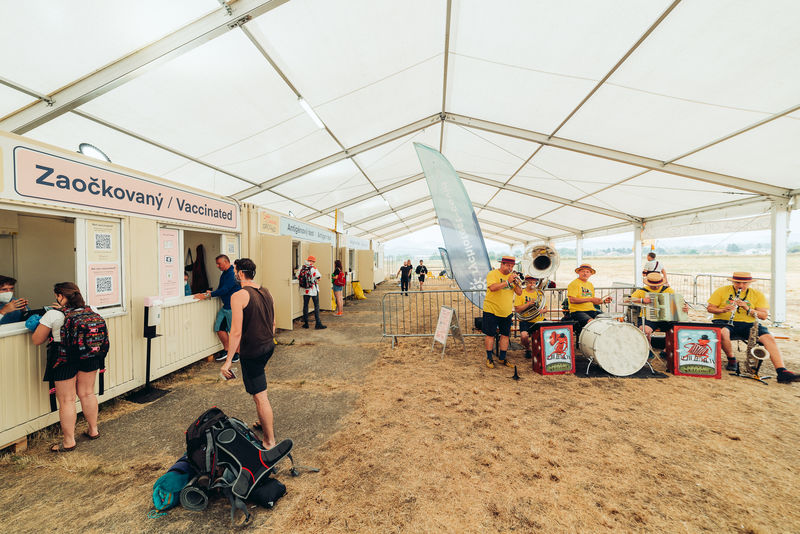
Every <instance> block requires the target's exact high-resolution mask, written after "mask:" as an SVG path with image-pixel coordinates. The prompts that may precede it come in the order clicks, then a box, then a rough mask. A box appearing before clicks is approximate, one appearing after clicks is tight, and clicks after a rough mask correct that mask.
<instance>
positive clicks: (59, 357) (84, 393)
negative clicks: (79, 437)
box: [26, 282, 109, 453]
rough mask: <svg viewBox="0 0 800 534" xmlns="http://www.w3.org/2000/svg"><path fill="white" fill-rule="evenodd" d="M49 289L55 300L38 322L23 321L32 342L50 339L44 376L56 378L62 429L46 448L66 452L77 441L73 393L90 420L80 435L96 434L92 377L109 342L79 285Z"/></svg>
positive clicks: (95, 399) (60, 284) (97, 432)
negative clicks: (53, 304) (31, 333)
mask: <svg viewBox="0 0 800 534" xmlns="http://www.w3.org/2000/svg"><path fill="white" fill-rule="evenodd" d="M53 292H54V293H55V296H56V306H55V307H53V308H52V309H50V310H48V311H46V312H45V314H44V315H43V316H42V317H41V318H39V320H38V324H34V323H35V322H32V323H31V324H28V323H26V326H28V328H30V329H32V330H33V336H32V341H33V343H34V345H41V344H43V343H44V342H45V341H48V340H49V343H48V345H47V365H46V369H45V376H44V380H45V381H52V382H53V383H54V384H55V395H56V399H58V415H59V419H60V421H61V432H62V439H61V443H55V444H53V445H52V447H51V448H50V451H51V452H55V453H60V452H70V451H72V450H74V449H75V447H76V446H77V443H76V442H75V421H76V420H77V410H76V408H75V397H76V395H77V397H78V398H79V399H80V400H81V408H82V409H83V416H84V417H85V418H86V422H87V423H88V424H89V429H88V430H87V431H86V432H84V433H83V435H84V436H85V437H87V438H88V439H97V438H99V437H100V432H99V431H98V429H97V412H98V407H97V397H96V396H95V394H94V383H95V378H96V376H97V371H98V369H102V368H103V366H104V365H103V363H104V360H105V356H106V354H107V353H108V346H109V343H108V330H107V329H106V324H105V321H104V320H103V318H102V317H100V315H99V314H98V313H97V310H95V309H94V308H91V307H89V306H87V305H86V302H85V301H84V300H83V296H82V295H81V291H80V289H79V288H78V286H77V285H75V284H73V283H72V282H61V283H58V284H56V285H55V286H54V287H53ZM31 319H32V318H31ZM101 393H102V392H101Z"/></svg>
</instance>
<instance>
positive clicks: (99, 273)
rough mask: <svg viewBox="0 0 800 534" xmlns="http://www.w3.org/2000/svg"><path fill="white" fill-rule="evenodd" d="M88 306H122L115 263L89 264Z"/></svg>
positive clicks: (118, 271) (117, 269)
mask: <svg viewBox="0 0 800 534" xmlns="http://www.w3.org/2000/svg"><path fill="white" fill-rule="evenodd" d="M88 283H89V304H90V305H92V306H96V307H107V306H117V305H120V304H122V298H121V293H120V269H119V265H117V264H116V263H92V264H89V279H88Z"/></svg>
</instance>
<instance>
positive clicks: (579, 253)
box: [575, 233, 583, 267]
mask: <svg viewBox="0 0 800 534" xmlns="http://www.w3.org/2000/svg"><path fill="white" fill-rule="evenodd" d="M575 262H576V265H575V267H580V265H581V263H583V234H582V233H581V234H577V235H576V236H575Z"/></svg>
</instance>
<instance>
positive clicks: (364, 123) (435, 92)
mask: <svg viewBox="0 0 800 534" xmlns="http://www.w3.org/2000/svg"><path fill="white" fill-rule="evenodd" d="M443 71H444V61H443V60H442V56H438V57H433V58H431V59H430V60H428V61H425V62H424V63H422V64H420V65H417V66H414V67H412V68H409V69H405V70H401V71H399V72H398V73H397V74H395V75H393V76H392V77H391V78H387V79H384V80H380V81H378V82H376V83H374V84H372V85H368V86H366V87H363V88H360V89H358V90H356V91H354V92H352V93H350V94H347V95H345V96H342V97H340V98H337V99H336V100H333V101H331V102H329V103H327V104H323V105H321V106H315V108H314V109H315V111H316V112H317V114H318V115H319V116H320V118H321V119H322V121H323V122H324V123H325V124H326V125H327V126H328V128H330V130H331V132H332V133H333V134H334V135H335V136H336V137H337V138H338V139H339V141H341V142H342V143H343V144H344V145H345V146H353V145H356V144H358V143H361V142H363V141H367V140H369V139H372V138H374V137H377V136H379V135H382V134H384V133H386V132H388V131H391V130H395V129H397V128H400V127H402V126H405V125H407V124H410V123H412V122H415V121H418V120H420V119H424V118H425V117H428V116H430V115H433V114H434V113H438V112H439V111H441V106H442V87H441V83H440V82H439V83H435V82H432V80H437V81H438V80H441V78H442V72H443Z"/></svg>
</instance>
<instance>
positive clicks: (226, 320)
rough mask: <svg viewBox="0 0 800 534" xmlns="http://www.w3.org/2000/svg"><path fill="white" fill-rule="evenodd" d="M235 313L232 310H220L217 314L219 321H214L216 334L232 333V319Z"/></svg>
mask: <svg viewBox="0 0 800 534" xmlns="http://www.w3.org/2000/svg"><path fill="white" fill-rule="evenodd" d="M232 317H233V313H232V312H231V310H230V309H227V310H226V309H225V308H220V309H219V311H218V312H217V319H216V320H215V321H214V332H222V331H223V330H224V331H225V332H230V331H231V318H232Z"/></svg>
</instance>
